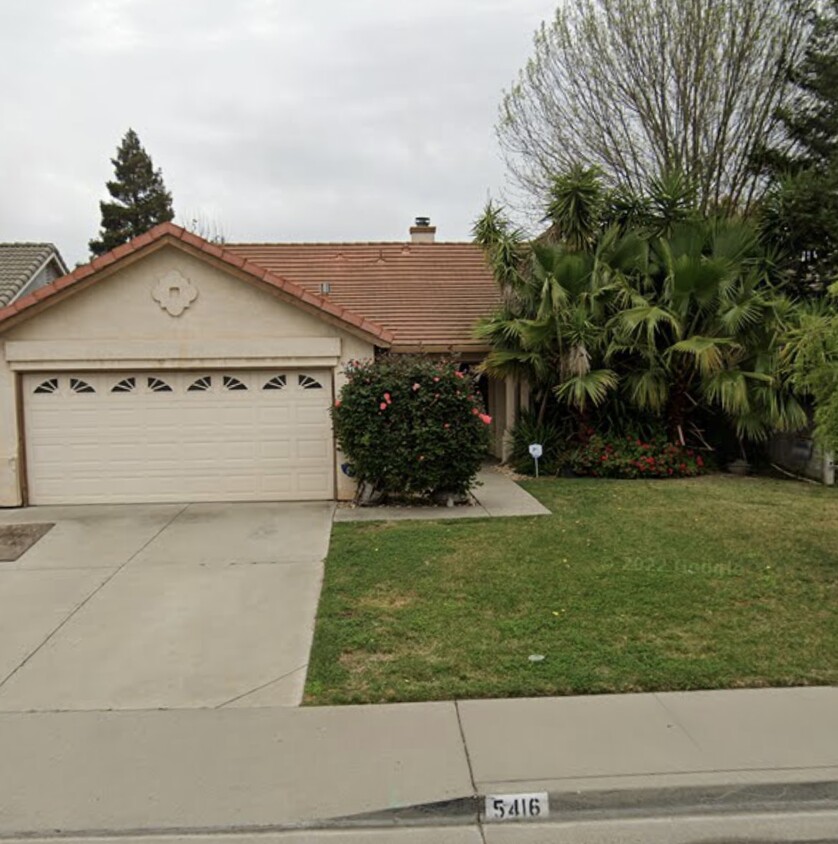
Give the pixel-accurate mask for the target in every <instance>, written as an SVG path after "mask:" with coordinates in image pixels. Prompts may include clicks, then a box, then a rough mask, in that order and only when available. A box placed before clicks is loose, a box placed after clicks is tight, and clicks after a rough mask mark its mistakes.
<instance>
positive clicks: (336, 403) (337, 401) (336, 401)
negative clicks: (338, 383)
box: [335, 399, 341, 407]
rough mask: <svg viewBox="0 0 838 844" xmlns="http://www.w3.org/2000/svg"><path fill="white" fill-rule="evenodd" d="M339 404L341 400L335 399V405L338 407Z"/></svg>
mask: <svg viewBox="0 0 838 844" xmlns="http://www.w3.org/2000/svg"><path fill="white" fill-rule="evenodd" d="M340 406H341V400H340V399H335V407H340Z"/></svg>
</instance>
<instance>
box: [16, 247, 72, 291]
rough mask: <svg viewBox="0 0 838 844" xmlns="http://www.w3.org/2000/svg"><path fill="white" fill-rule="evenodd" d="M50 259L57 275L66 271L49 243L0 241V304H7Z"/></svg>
mask: <svg viewBox="0 0 838 844" xmlns="http://www.w3.org/2000/svg"><path fill="white" fill-rule="evenodd" d="M50 260H54V261H55V262H56V269H57V270H58V275H63V274H64V273H66V272H67V267H66V266H65V264H64V261H63V260H62V259H61V256H60V255H59V254H58V250H57V249H56V248H55V246H53V245H52V244H51V243H0V306H3V305H8V304H9V302H11V301H12V300H13V299H14V298H15V296H17V294H18V293H20V291H21V290H23V288H24V287H26V285H27V284H29V282H30V281H32V279H33V278H34V277H35V275H36V274H37V273H38V271H39V270H41V269H42V268H43V267H44V265H45V264H47V263H48V262H49V261H50Z"/></svg>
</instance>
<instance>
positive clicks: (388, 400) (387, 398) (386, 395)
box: [384, 393, 392, 404]
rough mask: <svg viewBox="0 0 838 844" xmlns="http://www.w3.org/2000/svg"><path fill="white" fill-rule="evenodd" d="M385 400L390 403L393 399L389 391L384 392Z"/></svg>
mask: <svg viewBox="0 0 838 844" xmlns="http://www.w3.org/2000/svg"><path fill="white" fill-rule="evenodd" d="M384 401H386V402H387V404H390V403H391V401H392V399H391V398H390V394H389V393H385V394H384Z"/></svg>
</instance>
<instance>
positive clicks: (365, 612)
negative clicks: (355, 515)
mask: <svg viewBox="0 0 838 844" xmlns="http://www.w3.org/2000/svg"><path fill="white" fill-rule="evenodd" d="M525 487H526V488H527V489H528V490H529V491H530V492H532V493H533V494H534V495H536V496H537V497H538V498H539V499H540V500H541V501H542V502H543V503H544V504H545V505H546V506H547V507H549V508H550V510H552V511H553V514H554V515H552V516H549V517H537V518H536V517H533V518H517V519H492V520H483V519H480V520H463V521H447V522H397V523H389V524H384V523H372V524H370V523H366V524H363V523H356V524H346V523H343V524H337V525H335V527H334V533H333V537H332V546H331V550H330V553H329V557H328V560H327V564H326V579H325V583H324V587H323V594H322V597H321V601H320V609H319V612H318V618H317V628H316V632H315V640H314V649H313V652H312V657H311V662H310V666H309V674H308V682H307V686H306V696H305V701H306V703H308V704H334V703H368V702H382V701H407V700H437V699H451V698H475V697H514V696H523V695H563V694H583V693H591V692H629V691H653V690H663V689H703V688H725V687H733V686H769V685H771V686H782V685H793V684H831V683H836V682H838V491H836V490H834V489H824V488H822V487H815V486H809V485H806V484H799V483H794V482H785V481H776V480H767V479H752V478H735V477H730V476H721V475H716V476H708V477H704V478H699V479H690V480H668V481H606V480H582V479H578V480H553V479H551V480H541V481H531V482H528V483H526V484H525ZM531 655H540V656H543V659H541V660H539V661H531V660H530V656H531Z"/></svg>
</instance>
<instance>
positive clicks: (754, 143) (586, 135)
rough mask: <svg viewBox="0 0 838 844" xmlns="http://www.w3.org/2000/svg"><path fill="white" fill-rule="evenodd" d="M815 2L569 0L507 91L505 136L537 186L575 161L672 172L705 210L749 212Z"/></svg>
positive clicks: (639, 177)
mask: <svg viewBox="0 0 838 844" xmlns="http://www.w3.org/2000/svg"><path fill="white" fill-rule="evenodd" d="M812 2H813V0H579V2H573V0H563V3H562V5H561V6H559V8H558V10H557V11H556V15H555V18H554V19H553V21H552V22H551V23H550V25H549V26H548V25H547V24H542V26H541V28H540V29H539V30H538V31H537V32H536V35H535V39H534V53H533V56H532V58H531V59H530V60H529V61H528V63H527V65H526V67H525V68H524V69H523V70H522V71H521V72H520V74H519V78H518V80H517V82H516V83H515V84H514V85H513V86H512V88H511V89H510V90H508V91H506V92H505V94H504V98H503V103H502V105H501V109H500V119H499V122H498V125H497V127H496V128H497V134H498V137H499V140H500V142H501V145H502V148H503V150H504V153H505V156H506V160H507V164H508V166H509V169H510V172H511V173H512V176H513V178H514V180H515V182H516V183H517V185H518V187H519V188H521V189H522V190H523V191H524V193H525V194H527V195H529V196H530V197H532V198H535V199H540V198H542V197H543V196H544V195H545V193H546V190H547V187H548V185H549V183H550V179H551V177H552V176H554V175H556V174H557V173H559V172H566V171H568V170H569V169H570V168H571V167H572V166H573V165H574V164H582V165H585V166H597V167H599V168H600V169H601V170H602V172H603V174H604V176H605V177H606V179H607V180H608V181H609V182H611V183H612V184H613V185H616V186H622V187H627V188H629V189H632V190H635V191H637V190H638V189H640V188H642V187H643V186H644V185H648V183H649V181H650V180H651V179H652V178H653V177H654V176H656V175H658V174H659V173H661V172H663V171H675V170H680V171H682V172H683V173H685V174H686V175H687V176H688V177H689V178H690V179H691V180H693V181H694V183H695V184H696V186H697V188H698V201H699V203H700V207H701V208H702V209H703V210H707V209H709V208H710V207H718V206H722V205H724V206H727V207H731V208H738V209H739V210H740V211H747V210H748V207H749V206H750V205H751V204H752V203H753V202H754V201H755V200H756V199H757V198H759V196H760V195H761V194H762V192H763V190H764V187H765V185H764V184H763V182H762V181H761V177H760V175H759V174H758V173H756V172H755V170H754V168H753V167H752V161H753V154H754V152H755V150H757V149H759V148H761V147H763V146H765V145H767V144H768V143H769V142H770V141H771V139H772V138H773V137H775V135H777V133H778V131H779V127H778V124H777V118H776V114H777V110H778V108H781V107H782V106H783V105H784V104H785V103H786V100H787V99H788V97H789V96H790V95H791V92H790V90H789V85H788V69H789V67H791V66H793V65H794V64H796V62H797V60H798V59H799V57H800V55H801V53H802V50H803V49H804V47H805V44H806V41H807V38H808V36H809V32H810V12H811V8H812Z"/></svg>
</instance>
